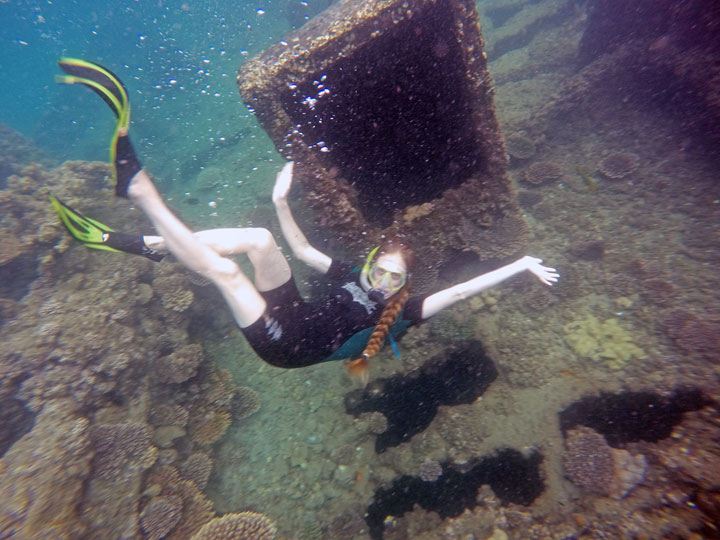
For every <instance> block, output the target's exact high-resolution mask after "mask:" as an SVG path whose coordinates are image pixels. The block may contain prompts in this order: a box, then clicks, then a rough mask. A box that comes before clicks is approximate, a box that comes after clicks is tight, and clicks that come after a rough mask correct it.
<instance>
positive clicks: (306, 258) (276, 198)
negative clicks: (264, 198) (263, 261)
mask: <svg viewBox="0 0 720 540" xmlns="http://www.w3.org/2000/svg"><path fill="white" fill-rule="evenodd" d="M292 173H293V162H292V161H290V162H288V163H286V164H285V166H284V167H283V169H282V171H280V173H278V175H277V180H275V187H274V188H273V195H272V199H273V204H275V211H276V212H277V216H278V219H279V220H280V228H281V229H282V233H283V236H284V237H285V240H286V241H287V243H288V244H289V245H290V249H292V252H293V254H294V255H295V257H297V258H298V259H300V260H301V261H302V262H304V263H305V264H307V265H308V266H309V267H310V268H313V269H315V270H317V271H318V272H320V273H322V274H325V273H327V271H328V270H329V269H330V264H331V263H332V259H331V258H330V257H328V256H327V255H325V254H324V253H322V252H321V251H319V250H317V249H315V248H314V247H312V246H311V245H310V242H308V239H307V238H306V237H305V235H304V234H303V232H302V231H301V230H300V227H298V225H297V223H295V219H294V218H293V216H292V212H291V211H290V205H288V202H287V196H288V193H289V192H290V186H291V185H292Z"/></svg>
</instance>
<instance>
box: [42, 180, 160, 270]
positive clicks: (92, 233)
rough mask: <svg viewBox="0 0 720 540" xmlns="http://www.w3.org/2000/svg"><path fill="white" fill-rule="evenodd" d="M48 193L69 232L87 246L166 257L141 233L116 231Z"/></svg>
mask: <svg viewBox="0 0 720 540" xmlns="http://www.w3.org/2000/svg"><path fill="white" fill-rule="evenodd" d="M48 195H49V197H50V202H51V203H52V205H53V208H54V209H55V211H56V212H57V214H58V216H60V220H61V221H62V222H63V225H65V228H66V229H67V230H68V232H69V233H70V234H71V235H72V237H73V238H75V239H76V240H80V241H81V242H82V243H83V244H85V245H86V246H87V247H89V248H93V249H101V250H104V251H115V252H125V253H132V254H133V255H142V256H143V257H147V258H148V259H150V260H152V261H161V260H162V259H163V257H165V255H164V254H162V253H159V252H157V251H155V250H154V249H150V248H149V247H147V245H146V244H145V241H144V240H143V237H142V236H141V235H139V234H126V233H121V232H117V231H114V230H113V229H111V228H110V227H108V226H107V225H103V224H102V223H100V222H99V221H97V220H94V219H92V218H89V217H86V216H83V215H82V214H81V213H80V212H77V211H76V210H73V209H72V208H70V207H69V206H68V205H67V204H65V203H64V202H62V201H61V200H60V199H58V198H57V197H55V195H53V194H52V193H48Z"/></svg>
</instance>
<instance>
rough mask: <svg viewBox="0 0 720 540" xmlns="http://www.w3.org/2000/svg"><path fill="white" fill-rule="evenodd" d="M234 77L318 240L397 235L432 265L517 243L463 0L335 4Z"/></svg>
mask: <svg viewBox="0 0 720 540" xmlns="http://www.w3.org/2000/svg"><path fill="white" fill-rule="evenodd" d="M238 84H239V87H240V91H241V93H242V97H243V99H244V101H245V103H246V104H247V105H248V106H249V107H251V109H252V110H253V111H254V113H255V114H256V115H257V118H258V119H259V121H260V123H261V124H262V126H263V127H264V128H265V130H266V131H267V132H268V134H269V135H270V137H271V138H272V140H273V141H274V142H275V144H276V145H277V147H278V148H279V149H280V150H281V151H282V152H284V153H286V154H287V155H288V156H291V157H292V159H294V160H295V161H296V176H297V179H298V181H299V182H300V183H301V185H302V187H303V188H304V189H303V192H304V193H303V199H304V201H305V203H306V204H307V205H309V206H310V207H311V208H312V209H313V210H314V215H315V216H316V217H315V219H316V222H317V224H318V225H320V226H322V227H323V228H324V229H325V231H326V236H330V237H332V238H333V239H336V240H337V241H338V242H340V243H342V244H343V245H345V246H349V247H353V248H358V249H359V248H367V247H368V246H369V245H372V244H373V243H376V242H377V240H378V238H380V237H381V235H382V234H395V233H398V232H402V233H403V234H406V235H408V236H409V237H410V238H411V239H412V240H413V243H414V244H416V245H417V246H419V247H421V248H422V249H423V250H424V252H425V253H427V252H431V253H432V254H433V258H434V260H435V261H436V262H438V263H442V262H448V261H450V260H452V259H453V257H454V255H457V254H458V253H461V252H468V251H469V252H473V253H476V254H477V255H478V256H479V258H480V259H482V260H487V259H497V258H503V257H506V256H509V255H512V254H514V253H516V252H517V251H518V249H519V248H520V247H521V245H522V243H523V242H524V240H525V237H526V227H525V223H524V221H523V220H522V217H521V216H520V213H519V210H518V207H517V205H516V203H515V199H514V194H513V192H512V189H511V186H510V182H509V179H508V176H507V174H506V167H507V163H506V153H505V148H504V143H503V138H502V135H501V132H500V128H499V126H498V122H497V119H496V116H495V109H494V104H493V83H492V79H491V77H490V75H489V73H488V70H487V63H486V60H485V57H484V54H483V39H482V35H481V32H480V27H479V24H478V19H477V13H476V11H475V5H474V2H473V1H470V0H443V1H440V0H437V1H433V0H370V1H363V2H357V1H341V2H339V3H338V4H335V5H334V6H332V7H331V8H330V9H328V10H326V11H325V12H323V13H322V14H320V15H319V16H318V17H316V18H315V19H313V20H311V21H310V22H309V23H308V24H306V25H305V26H304V27H302V28H301V29H299V30H298V31H296V32H294V33H292V34H290V35H288V36H287V37H286V38H285V39H284V40H283V41H282V42H281V43H279V44H276V45H273V46H272V47H270V48H269V49H267V50H266V51H264V52H263V53H261V54H260V55H258V56H256V57H254V58H252V59H251V60H249V61H248V62H247V63H245V64H244V65H243V66H242V68H241V70H240V75H239V78H238Z"/></svg>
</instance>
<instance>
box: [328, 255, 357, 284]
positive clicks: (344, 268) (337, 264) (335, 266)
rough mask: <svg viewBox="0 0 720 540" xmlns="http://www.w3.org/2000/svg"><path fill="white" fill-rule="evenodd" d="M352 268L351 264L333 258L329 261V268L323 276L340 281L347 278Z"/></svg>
mask: <svg viewBox="0 0 720 540" xmlns="http://www.w3.org/2000/svg"><path fill="white" fill-rule="evenodd" d="M354 269H355V267H354V266H351V265H349V264H347V263H344V262H342V261H338V260H337V259H333V260H332V262H331V263H330V268H328V271H327V273H326V274H325V277H326V278H328V279H329V280H332V281H341V280H343V279H345V278H347V277H348V275H350V274H351V273H352V272H353V270H354Z"/></svg>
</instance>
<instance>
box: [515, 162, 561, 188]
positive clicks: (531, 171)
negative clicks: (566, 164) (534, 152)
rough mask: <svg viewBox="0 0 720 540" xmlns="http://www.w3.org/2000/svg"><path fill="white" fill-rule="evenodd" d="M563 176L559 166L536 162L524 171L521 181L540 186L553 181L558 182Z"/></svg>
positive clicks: (551, 163) (552, 163)
mask: <svg viewBox="0 0 720 540" xmlns="http://www.w3.org/2000/svg"><path fill="white" fill-rule="evenodd" d="M562 176H563V170H562V167H560V165H558V164H557V163H554V162H552V161H536V162H535V163H533V164H532V165H530V166H529V167H528V168H527V169H525V174H524V175H523V179H524V180H525V181H526V182H527V183H528V184H534V185H540V184H546V183H548V182H551V181H553V180H559V179H560V178H562Z"/></svg>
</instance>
